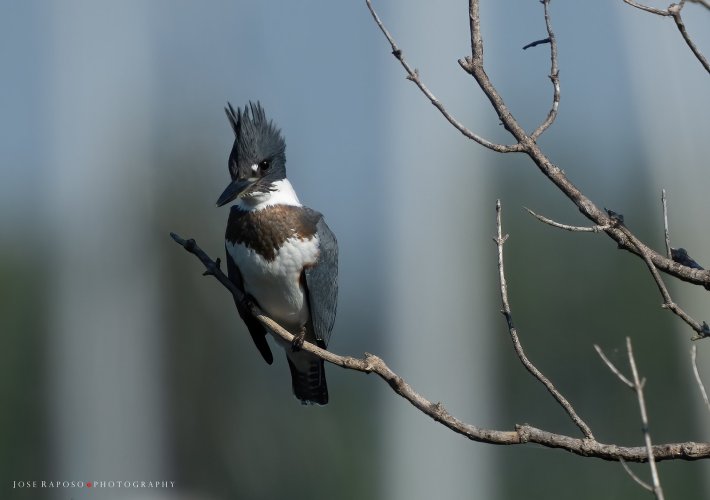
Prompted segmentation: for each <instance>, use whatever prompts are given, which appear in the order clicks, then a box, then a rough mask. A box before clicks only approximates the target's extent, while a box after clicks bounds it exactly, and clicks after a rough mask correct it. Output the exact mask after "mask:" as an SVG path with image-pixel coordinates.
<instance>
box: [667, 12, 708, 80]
mask: <svg viewBox="0 0 710 500" xmlns="http://www.w3.org/2000/svg"><path fill="white" fill-rule="evenodd" d="M682 8H683V5H682V2H681V3H680V4H671V6H670V7H668V12H669V13H670V15H671V17H672V18H673V21H675V25H676V27H677V28H678V31H680V34H681V36H682V37H683V40H685V43H686V44H687V45H688V47H690V50H691V51H692V52H693V54H695V57H696V58H697V59H698V61H700V64H702V65H703V67H704V68H705V71H707V72H708V73H710V62H708V60H707V58H706V57H705V56H704V55H703V53H702V52H700V49H699V48H698V46H697V45H695V42H693V39H692V38H690V35H689V34H688V31H687V30H686V29H685V23H684V22H683V18H682V17H681V15H680V11H681V10H682Z"/></svg>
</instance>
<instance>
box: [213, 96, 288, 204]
mask: <svg viewBox="0 0 710 500" xmlns="http://www.w3.org/2000/svg"><path fill="white" fill-rule="evenodd" d="M224 110H225V112H226V113H227V119H228V120H229V123H230V124H231V125H232V129H233V130H234V136H235V137H234V145H233V146H232V152H231V153H230V154H229V174H230V176H231V177H232V182H231V183H230V184H229V186H227V189H225V190H224V192H223V193H222V195H221V196H220V197H219V199H218V200H217V206H218V207H221V206H222V205H225V204H227V203H229V202H230V201H233V200H235V199H237V198H243V199H249V198H254V197H260V196H264V195H266V194H268V193H269V192H270V191H272V190H273V187H272V186H273V184H274V182H276V181H279V180H281V179H284V178H285V177H286V143H285V142H284V139H283V137H282V136H281V132H280V131H279V129H278V128H276V126H275V125H274V123H273V122H271V121H270V120H267V119H266V114H265V113H264V108H262V107H261V104H259V102H257V103H256V104H254V103H252V102H249V105H248V106H244V109H243V110H242V109H239V108H238V109H237V111H236V112H235V111H234V108H233V107H232V105H231V104H229V103H227V107H226V108H225V109H224Z"/></svg>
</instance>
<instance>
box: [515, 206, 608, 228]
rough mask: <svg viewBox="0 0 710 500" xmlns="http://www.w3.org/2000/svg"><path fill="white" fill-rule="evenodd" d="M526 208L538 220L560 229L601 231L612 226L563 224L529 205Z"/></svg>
mask: <svg viewBox="0 0 710 500" xmlns="http://www.w3.org/2000/svg"><path fill="white" fill-rule="evenodd" d="M524 208H525V210H527V211H528V213H529V214H530V215H532V216H533V217H535V218H536V219H537V220H539V221H540V222H544V223H545V224H549V225H550V226H553V227H556V228H559V229H564V230H565V231H572V232H577V233H600V232H602V231H604V230H606V229H609V228H610V227H611V225H610V224H607V225H605V226H570V225H568V224H562V223H560V222H556V221H554V220H552V219H548V218H547V217H545V216H544V215H540V214H537V213H535V212H533V211H532V210H530V209H529V208H528V207H524Z"/></svg>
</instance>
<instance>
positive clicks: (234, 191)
mask: <svg viewBox="0 0 710 500" xmlns="http://www.w3.org/2000/svg"><path fill="white" fill-rule="evenodd" d="M252 184H254V181H250V180H248V179H235V180H233V181H232V182H231V183H230V184H229V186H227V189H225V190H224V193H222V194H221V195H220V197H219V199H218V200H217V206H218V207H221V206H222V205H226V204H227V203H229V202H230V201H232V200H234V199H235V198H237V196H239V195H240V194H242V192H244V190H245V189H247V188H248V187H249V186H251V185H252Z"/></svg>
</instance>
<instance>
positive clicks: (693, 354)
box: [690, 346, 710, 411]
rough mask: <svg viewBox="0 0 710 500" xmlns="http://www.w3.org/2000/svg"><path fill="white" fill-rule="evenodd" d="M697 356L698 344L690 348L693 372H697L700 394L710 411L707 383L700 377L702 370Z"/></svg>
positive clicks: (696, 377) (696, 379) (696, 378)
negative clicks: (699, 367) (699, 368)
mask: <svg viewBox="0 0 710 500" xmlns="http://www.w3.org/2000/svg"><path fill="white" fill-rule="evenodd" d="M697 357H698V349H697V346H693V347H691V348H690V359H691V361H692V365H693V374H695V381H696V382H697V383H698V387H699V388H700V394H701V395H702V396H703V401H704V402H705V407H706V408H707V409H708V411H710V400H708V393H707V391H706V390H705V384H703V379H702V378H700V371H699V370H698V362H697Z"/></svg>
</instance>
